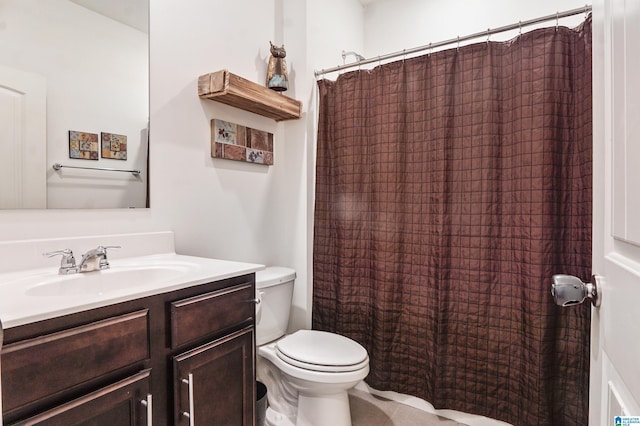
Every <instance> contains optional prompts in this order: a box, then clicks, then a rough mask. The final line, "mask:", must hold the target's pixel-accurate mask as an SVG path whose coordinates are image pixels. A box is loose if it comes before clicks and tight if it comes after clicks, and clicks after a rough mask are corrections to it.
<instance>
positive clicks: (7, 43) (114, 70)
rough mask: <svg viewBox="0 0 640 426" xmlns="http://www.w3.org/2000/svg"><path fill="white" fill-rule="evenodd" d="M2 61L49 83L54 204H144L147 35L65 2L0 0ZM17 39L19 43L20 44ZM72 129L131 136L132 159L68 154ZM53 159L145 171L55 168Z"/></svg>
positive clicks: (49, 190) (50, 194) (49, 159)
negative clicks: (136, 173)
mask: <svg viewBox="0 0 640 426" xmlns="http://www.w3.org/2000/svg"><path fill="white" fill-rule="evenodd" d="M0 35H1V36H0V63H2V64H3V65H7V66H10V67H13V68H16V69H19V70H22V71H29V72H32V73H36V74H38V75H41V76H43V77H44V78H45V80H46V84H47V152H40V153H33V152H31V153H30V155H39V156H46V158H47V160H46V164H47V167H48V168H47V177H48V181H47V186H48V188H47V198H48V200H47V201H48V206H49V207H50V208H85V207H115V206H122V207H125V206H128V207H144V205H145V195H146V170H145V168H146V139H145V137H146V131H145V132H143V130H145V129H146V126H147V120H148V98H149V96H148V85H147V74H148V61H147V50H148V45H147V35H146V34H144V33H142V32H140V31H138V30H134V29H133V28H130V27H128V26H126V25H123V24H120V23H118V22H116V21H113V20H111V19H108V18H105V17H103V16H102V15H98V14H96V13H94V12H92V11H89V10H88V9H85V8H84V7H81V6H78V5H77V4H75V3H72V2H70V1H68V0H4V1H2V2H1V3H0ZM18 40H19V43H18V42H16V41H18ZM69 130H77V131H82V132H89V133H95V134H98V136H99V135H100V132H109V133H117V134H123V135H126V136H127V142H128V150H127V151H128V155H127V160H114V159H103V158H101V156H99V159H98V160H97V161H93V160H74V159H69ZM53 163H62V164H64V165H73V166H80V167H108V168H118V169H137V170H141V171H142V172H143V174H142V175H141V177H139V178H135V177H133V176H132V175H130V174H121V173H117V174H113V173H104V172H103V173H100V172H86V171H81V172H78V171H68V169H64V170H63V171H61V172H58V173H56V172H54V171H53V169H52V168H51V165H52V164H53Z"/></svg>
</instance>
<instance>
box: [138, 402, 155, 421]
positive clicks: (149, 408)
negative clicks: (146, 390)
mask: <svg viewBox="0 0 640 426" xmlns="http://www.w3.org/2000/svg"><path fill="white" fill-rule="evenodd" d="M140 404H142V405H143V406H145V407H147V426H153V415H152V413H153V400H152V396H151V394H147V399H143V400H142V401H140Z"/></svg>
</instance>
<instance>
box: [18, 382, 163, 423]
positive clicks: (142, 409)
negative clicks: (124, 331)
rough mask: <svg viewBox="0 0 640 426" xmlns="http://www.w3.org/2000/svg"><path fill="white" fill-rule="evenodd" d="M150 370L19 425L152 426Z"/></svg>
mask: <svg viewBox="0 0 640 426" xmlns="http://www.w3.org/2000/svg"><path fill="white" fill-rule="evenodd" d="M150 371H151V370H144V371H141V372H140V373H138V374H136V375H133V376H131V377H128V378H127V379H124V380H122V381H119V382H117V383H114V384H113V385H110V386H107V387H104V388H102V389H100V390H97V391H95V392H92V393H90V394H88V395H86V396H83V397H81V398H78V399H76V400H74V401H71V402H69V403H67V404H64V405H61V406H59V407H56V408H54V409H52V410H49V411H46V412H44V413H42V414H39V415H37V416H34V417H31V418H29V419H27V420H24V421H20V422H17V423H16V424H17V425H42V426H69V425H75V426H116V425H117V426H127V425H129V426H142V425H148V426H150V425H151V424H152V423H151V422H152V419H151V394H150V393H149V381H150V377H149V376H150Z"/></svg>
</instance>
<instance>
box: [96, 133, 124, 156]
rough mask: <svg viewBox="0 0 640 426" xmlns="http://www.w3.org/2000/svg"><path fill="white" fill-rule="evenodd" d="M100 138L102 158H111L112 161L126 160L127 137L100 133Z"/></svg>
mask: <svg viewBox="0 0 640 426" xmlns="http://www.w3.org/2000/svg"><path fill="white" fill-rule="evenodd" d="M101 136H102V138H101V139H102V158H112V159H114V160H126V159H127V137H126V136H125V135H116V134H115V133H105V132H102V133H101Z"/></svg>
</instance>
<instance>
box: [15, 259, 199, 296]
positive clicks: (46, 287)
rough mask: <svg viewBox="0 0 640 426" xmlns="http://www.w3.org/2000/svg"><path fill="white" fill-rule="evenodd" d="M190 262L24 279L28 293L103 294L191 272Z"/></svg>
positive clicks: (28, 294) (36, 294)
mask: <svg viewBox="0 0 640 426" xmlns="http://www.w3.org/2000/svg"><path fill="white" fill-rule="evenodd" d="M189 270H190V269H189V267H188V266H187V265H147V266H144V265H141V266H135V267H132V266H124V267H116V268H113V269H105V270H102V271H93V272H84V273H81V274H70V275H52V276H45V277H33V278H30V279H26V280H24V281H23V282H22V284H23V285H25V286H26V291H25V294H26V295H27V296H48V297H51V296H54V297H69V296H78V295H104V294H108V293H113V292H118V291H121V290H123V289H130V288H135V287H138V286H143V285H148V283H150V282H153V283H155V284H160V283H163V282H169V281H172V280H175V279H176V278H178V277H180V276H181V275H186V274H187V273H188V272H189Z"/></svg>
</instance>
